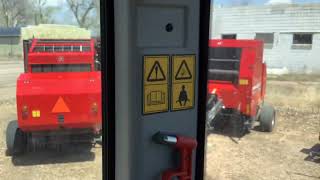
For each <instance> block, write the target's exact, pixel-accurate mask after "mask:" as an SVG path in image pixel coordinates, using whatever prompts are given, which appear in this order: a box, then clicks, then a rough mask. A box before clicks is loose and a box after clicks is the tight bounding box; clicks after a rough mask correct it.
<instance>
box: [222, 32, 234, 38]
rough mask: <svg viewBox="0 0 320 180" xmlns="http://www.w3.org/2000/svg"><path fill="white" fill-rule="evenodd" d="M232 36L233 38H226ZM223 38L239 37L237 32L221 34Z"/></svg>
mask: <svg viewBox="0 0 320 180" xmlns="http://www.w3.org/2000/svg"><path fill="white" fill-rule="evenodd" d="M228 36H229V37H231V38H226V37H228ZM221 39H237V34H236V33H234V34H221Z"/></svg>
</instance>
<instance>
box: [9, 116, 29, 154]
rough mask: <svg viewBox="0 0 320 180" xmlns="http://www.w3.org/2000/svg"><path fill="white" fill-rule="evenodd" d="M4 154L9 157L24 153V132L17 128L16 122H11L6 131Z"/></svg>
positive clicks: (25, 138) (25, 145)
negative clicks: (5, 149)
mask: <svg viewBox="0 0 320 180" xmlns="http://www.w3.org/2000/svg"><path fill="white" fill-rule="evenodd" d="M6 143H7V151H6V154H7V155H9V156H13V155H21V154H23V153H24V152H25V151H26V147H27V137H26V135H25V133H24V132H22V131H21V130H20V129H19V128H18V123H17V121H11V122H10V123H9V124H8V126H7V130H6Z"/></svg>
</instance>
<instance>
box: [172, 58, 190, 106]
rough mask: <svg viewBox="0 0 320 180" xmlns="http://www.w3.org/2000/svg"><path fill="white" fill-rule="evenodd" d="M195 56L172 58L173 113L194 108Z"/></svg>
mask: <svg viewBox="0 0 320 180" xmlns="http://www.w3.org/2000/svg"><path fill="white" fill-rule="evenodd" d="M195 60H196V57H195V55H176V56H173V58H172V83H173V84H172V90H171V108H172V110H173V111H176V110H184V109H191V108H193V107H194V89H195V87H194V86H195V63H196V62H195Z"/></svg>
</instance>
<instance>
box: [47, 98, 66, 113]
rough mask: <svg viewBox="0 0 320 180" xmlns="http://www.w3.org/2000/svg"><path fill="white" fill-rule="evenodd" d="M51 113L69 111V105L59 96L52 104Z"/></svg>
mask: <svg viewBox="0 0 320 180" xmlns="http://www.w3.org/2000/svg"><path fill="white" fill-rule="evenodd" d="M51 112H53V113H66V112H70V109H69V107H68V106H67V104H66V103H65V102H64V100H63V98H62V97H61V96H60V97H59V99H58V101H57V102H56V104H55V105H54V106H53V108H52V111H51Z"/></svg>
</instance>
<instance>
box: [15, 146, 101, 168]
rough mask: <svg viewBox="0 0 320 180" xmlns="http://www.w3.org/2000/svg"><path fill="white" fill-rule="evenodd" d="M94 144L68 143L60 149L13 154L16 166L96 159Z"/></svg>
mask: <svg viewBox="0 0 320 180" xmlns="http://www.w3.org/2000/svg"><path fill="white" fill-rule="evenodd" d="M91 150H92V145H68V146H67V147H63V148H62V149H60V150H57V149H52V148H51V149H40V150H39V149H37V151H36V152H27V153H25V154H24V155H20V156H13V157H12V159H11V160H12V163H13V164H14V165H15V166H33V165H45V164H63V163H76V162H85V161H94V159H95V153H94V152H92V151H91Z"/></svg>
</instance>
